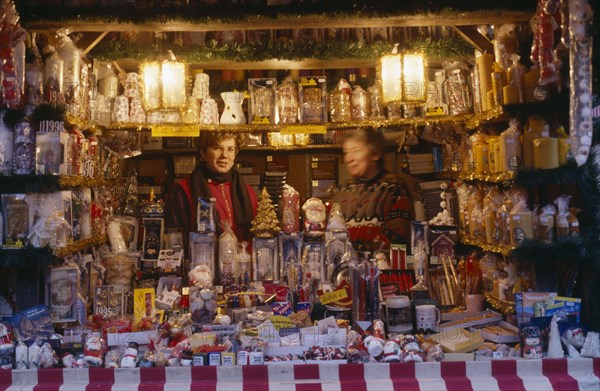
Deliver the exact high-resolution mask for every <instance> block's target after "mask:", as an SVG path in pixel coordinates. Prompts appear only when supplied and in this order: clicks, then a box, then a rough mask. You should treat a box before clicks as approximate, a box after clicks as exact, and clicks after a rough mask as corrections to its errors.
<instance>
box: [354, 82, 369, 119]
mask: <svg viewBox="0 0 600 391" xmlns="http://www.w3.org/2000/svg"><path fill="white" fill-rule="evenodd" d="M351 106H352V119H353V120H355V121H362V120H366V119H368V118H369V111H370V109H371V107H370V105H369V93H368V92H367V91H365V90H363V89H362V87H361V86H359V85H355V86H354V90H353V91H352V96H351Z"/></svg>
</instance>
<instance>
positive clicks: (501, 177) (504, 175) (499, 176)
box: [458, 171, 515, 183]
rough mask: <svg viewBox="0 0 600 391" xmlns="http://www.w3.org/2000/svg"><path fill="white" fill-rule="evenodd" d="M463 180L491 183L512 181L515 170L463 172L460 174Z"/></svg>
mask: <svg viewBox="0 0 600 391" xmlns="http://www.w3.org/2000/svg"><path fill="white" fill-rule="evenodd" d="M458 178H459V179H460V180H463V181H483V182H489V183H502V182H506V181H511V180H513V179H514V178H515V172H514V171H504V172H497V173H476V172H461V173H460V174H459V176H458Z"/></svg>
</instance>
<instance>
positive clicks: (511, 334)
mask: <svg viewBox="0 0 600 391" xmlns="http://www.w3.org/2000/svg"><path fill="white" fill-rule="evenodd" d="M475 330H476V329H474V328H471V329H470V331H475ZM479 331H480V332H481V336H482V337H483V338H484V339H487V340H488V341H492V342H497V343H516V342H519V341H520V340H521V339H520V337H519V329H518V328H517V327H515V326H513V325H512V324H510V323H507V322H505V321H500V322H499V323H498V324H496V325H489V326H486V327H484V328H482V329H479Z"/></svg>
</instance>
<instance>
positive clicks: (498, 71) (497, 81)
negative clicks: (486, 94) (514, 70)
mask: <svg viewBox="0 0 600 391" xmlns="http://www.w3.org/2000/svg"><path fill="white" fill-rule="evenodd" d="M506 83H507V81H506V72H505V71H504V69H502V67H501V66H500V64H498V63H494V72H492V91H493V94H494V105H496V106H499V105H503V104H504V100H503V95H502V93H503V88H504V86H505V85H506Z"/></svg>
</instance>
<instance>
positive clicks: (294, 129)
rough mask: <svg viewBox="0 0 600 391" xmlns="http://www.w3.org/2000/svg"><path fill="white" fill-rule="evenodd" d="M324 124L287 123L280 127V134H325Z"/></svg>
mask: <svg viewBox="0 0 600 391" xmlns="http://www.w3.org/2000/svg"><path fill="white" fill-rule="evenodd" d="M325 133H327V128H326V127H325V126H324V125H288V126H284V127H282V128H281V134H325Z"/></svg>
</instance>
